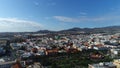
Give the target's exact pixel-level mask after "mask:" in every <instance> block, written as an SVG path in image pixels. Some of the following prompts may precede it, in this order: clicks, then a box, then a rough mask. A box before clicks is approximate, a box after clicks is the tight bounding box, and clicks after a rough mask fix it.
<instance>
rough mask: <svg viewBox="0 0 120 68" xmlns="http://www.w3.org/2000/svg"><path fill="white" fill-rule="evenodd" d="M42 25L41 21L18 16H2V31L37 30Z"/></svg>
mask: <svg viewBox="0 0 120 68" xmlns="http://www.w3.org/2000/svg"><path fill="white" fill-rule="evenodd" d="M41 27H42V25H41V24H40V23H37V22H34V21H28V20H22V19H17V18H0V32H24V31H28V32H29V31H37V30H39V29H40V28H41Z"/></svg>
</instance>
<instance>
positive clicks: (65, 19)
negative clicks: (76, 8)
mask: <svg viewBox="0 0 120 68" xmlns="http://www.w3.org/2000/svg"><path fill="white" fill-rule="evenodd" d="M54 18H55V19H57V20H59V21H62V22H79V19H76V18H70V17H65V16H54Z"/></svg>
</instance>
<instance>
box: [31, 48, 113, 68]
mask: <svg viewBox="0 0 120 68" xmlns="http://www.w3.org/2000/svg"><path fill="white" fill-rule="evenodd" d="M96 52H100V53H102V54H103V55H104V57H103V58H101V59H91V58H90V54H91V53H96ZM106 53H107V52H106V51H97V50H84V51H82V52H77V53H60V54H56V55H49V56H38V57H34V58H33V57H32V58H33V59H34V60H35V61H39V62H40V63H41V64H42V65H43V66H50V67H51V68H75V67H76V68H87V67H88V64H92V63H99V62H110V61H112V59H111V58H110V57H109V56H107V55H106Z"/></svg>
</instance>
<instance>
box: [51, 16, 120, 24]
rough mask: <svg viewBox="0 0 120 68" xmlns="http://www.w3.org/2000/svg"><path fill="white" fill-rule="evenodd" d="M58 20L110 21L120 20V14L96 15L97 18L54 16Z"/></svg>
mask: <svg viewBox="0 0 120 68" xmlns="http://www.w3.org/2000/svg"><path fill="white" fill-rule="evenodd" d="M53 18H55V19H56V20H58V21H61V22H73V23H74V22H87V21H92V22H93V21H108V20H120V16H103V17H95V18H88V17H81V18H71V17H65V16H53Z"/></svg>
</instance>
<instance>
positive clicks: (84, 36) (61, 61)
mask: <svg viewBox="0 0 120 68" xmlns="http://www.w3.org/2000/svg"><path fill="white" fill-rule="evenodd" d="M11 67H12V68H120V33H115V34H106V33H96V34H95V33H94V34H93V33H89V34H88V33H83V32H81V33H73V34H67V33H66V34H65V33H64V34H60V33H54V34H53V33H52V34H51V33H47V34H46V33H44V34H40V33H24V34H13V36H11V37H8V38H0V68H11Z"/></svg>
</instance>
